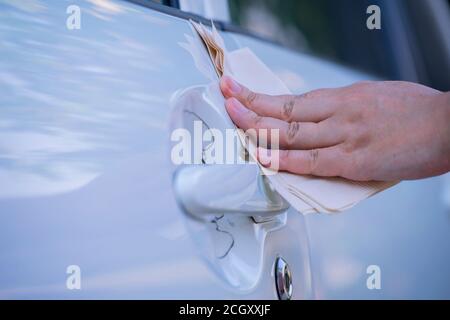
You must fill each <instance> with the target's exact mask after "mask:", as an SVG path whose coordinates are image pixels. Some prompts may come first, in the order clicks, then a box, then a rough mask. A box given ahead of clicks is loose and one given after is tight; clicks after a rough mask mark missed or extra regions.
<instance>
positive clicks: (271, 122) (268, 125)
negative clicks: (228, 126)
mask: <svg viewBox="0 0 450 320" xmlns="http://www.w3.org/2000/svg"><path fill="white" fill-rule="evenodd" d="M225 105H226V108H227V111H228V113H229V115H230V117H231V119H232V120H233V122H234V123H235V124H236V125H237V126H238V127H239V128H241V129H243V130H244V131H246V130H249V129H255V130H256V132H257V133H258V138H260V139H267V142H268V143H271V144H272V143H273V141H271V138H272V137H274V136H273V130H277V129H278V130H279V131H278V133H279V135H278V136H277V137H278V143H279V147H280V148H282V149H299V150H301V149H313V148H323V147H330V146H333V145H336V144H338V143H340V142H342V141H343V137H341V136H340V134H339V132H340V131H339V130H337V128H335V126H334V125H333V122H331V121H328V120H326V121H324V122H322V123H319V124H317V123H311V122H291V123H288V122H286V121H283V120H280V119H277V118H271V117H263V116H260V115H259V114H257V113H256V112H253V111H252V110H250V109H248V108H246V107H245V106H244V105H242V103H240V102H239V101H238V100H237V99H235V98H231V99H228V100H227V101H226V104H225ZM261 130H266V132H265V133H264V134H263V133H262V132H261Z"/></svg>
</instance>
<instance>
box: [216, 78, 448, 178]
mask: <svg viewBox="0 0 450 320" xmlns="http://www.w3.org/2000/svg"><path fill="white" fill-rule="evenodd" d="M220 86H221V90H222V93H223V95H224V96H225V98H226V99H227V100H226V108H227V111H228V113H229V115H230V117H231V118H232V120H233V121H234V123H235V124H236V125H237V126H238V127H239V128H241V129H243V130H248V129H251V128H253V129H256V130H257V131H258V130H260V129H268V130H271V129H279V130H280V141H279V143H280V152H279V157H280V158H279V164H278V166H279V169H280V170H282V171H288V172H292V173H296V174H311V175H316V176H325V177H334V176H340V177H344V178H347V179H351V180H358V181H370V180H377V181H396V180H410V179H420V178H425V177H430V176H434V175H439V174H443V173H445V172H448V171H449V170H450V93H442V92H440V91H436V90H434V89H430V88H428V87H425V86H422V85H418V84H413V83H408V82H361V83H356V84H354V85H351V86H348V87H343V88H336V89H320V90H315V91H312V92H308V93H306V94H302V95H298V96H295V95H287V96H269V95H264V94H260V93H255V92H252V91H250V90H249V89H247V88H246V87H244V86H242V85H240V84H238V83H236V82H235V81H234V80H233V79H231V78H229V77H223V78H222V79H221V83H220ZM258 157H259V159H260V162H261V163H262V164H263V165H269V164H270V163H268V160H267V153H266V151H265V150H262V149H258Z"/></svg>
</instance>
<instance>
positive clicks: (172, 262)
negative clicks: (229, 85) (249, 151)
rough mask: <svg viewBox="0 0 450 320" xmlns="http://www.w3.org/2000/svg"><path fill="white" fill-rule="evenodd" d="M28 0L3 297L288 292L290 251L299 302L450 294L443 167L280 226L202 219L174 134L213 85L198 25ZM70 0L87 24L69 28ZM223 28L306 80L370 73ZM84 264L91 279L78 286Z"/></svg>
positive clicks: (3, 225) (12, 119) (0, 201)
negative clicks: (198, 55) (281, 267)
mask: <svg viewBox="0 0 450 320" xmlns="http://www.w3.org/2000/svg"><path fill="white" fill-rule="evenodd" d="M27 4H28V5H27V6H23V5H21V4H20V2H8V3H4V2H0V9H1V10H0V42H1V48H2V51H1V53H0V82H1V83H2V85H1V86H0V298H58V299H71V298H138V299H147V298H189V299H196V298H208V299H212V298H235V299H241V298H242V299H246V298H265V299H276V297H277V296H276V291H275V279H274V274H273V271H274V262H275V259H276V258H277V257H278V256H282V257H283V258H284V259H285V260H286V261H287V262H288V263H289V265H290V267H291V271H292V275H293V288H294V292H293V298H296V299H303V298H306V299H308V298H329V297H332V298H349V297H350V298H353V297H360V298H378V297H382V298H390V297H395V298H404V297H406V298H408V297H447V298H448V297H449V296H450V293H449V290H450V289H449V285H448V283H450V282H449V275H448V273H447V270H448V269H449V267H450V259H449V253H448V252H450V251H449V250H448V249H449V246H450V241H448V240H449V237H450V232H449V231H450V230H449V229H450V219H449V217H448V212H447V211H445V210H446V209H444V205H443V203H442V202H439V201H440V200H439V199H440V198H439V196H438V194H440V193H439V190H440V189H439V188H440V184H439V183H440V179H439V178H436V179H430V180H425V181H422V182H410V183H402V184H400V185H399V186H397V187H395V188H394V189H392V190H390V191H388V192H386V193H383V194H381V195H379V196H377V197H374V198H373V199H370V200H368V201H366V202H365V203H363V204H361V205H360V206H358V207H356V208H354V209H352V210H350V211H349V212H347V213H344V214H341V215H336V216H322V215H317V216H307V217H303V216H302V215H300V214H298V213H297V212H294V211H292V210H289V211H288V212H287V213H286V214H284V215H282V217H280V219H278V220H277V221H275V225H272V227H274V228H273V230H272V229H271V230H269V229H270V228H269V227H270V224H269V225H266V226H269V227H267V228H266V227H261V226H260V225H256V224H255V223H254V222H253V221H251V220H250V219H249V218H242V217H238V216H236V217H235V218H229V219H224V218H222V219H221V221H220V222H219V223H218V221H217V220H214V221H213V222H209V223H207V222H203V221H198V220H196V219H193V218H192V217H191V216H189V215H187V214H186V213H185V212H183V210H182V209H181V208H180V206H178V205H177V199H176V196H175V194H174V190H173V179H174V174H175V172H176V170H177V169H178V168H176V167H175V166H174V165H172V163H171V161H170V147H171V144H170V140H169V139H170V130H171V123H172V120H173V118H174V117H176V115H174V112H175V113H176V110H175V109H173V108H171V107H170V106H171V104H170V101H171V97H173V96H174V95H175V93H176V92H179V90H183V89H186V88H190V87H194V86H197V85H205V84H208V82H209V80H208V79H206V77H205V76H204V75H203V74H202V73H201V72H199V71H198V70H197V69H196V67H195V65H194V63H193V61H192V58H191V56H190V55H189V53H188V52H187V51H186V50H184V49H183V48H181V46H179V42H183V41H184V34H185V33H190V32H191V30H190V28H189V26H188V23H187V21H185V20H181V19H178V18H175V17H171V16H168V15H165V14H161V13H158V12H154V11H152V10H150V9H148V8H144V7H140V6H137V5H134V4H131V3H128V2H124V1H107V2H95V1H81V0H72V1H57V2H51V3H47V2H43V1H38V0H33V1H29V2H27ZM69 4H76V5H79V6H80V7H81V10H82V11H81V12H82V18H81V19H82V24H81V30H73V31H70V30H68V29H66V24H65V19H66V17H67V14H66V7H67V6H68V5H69ZM102 4H103V5H102ZM105 4H107V5H105ZM223 36H224V39H225V41H226V45H227V47H228V48H230V49H233V48H238V47H240V46H249V47H250V48H251V49H252V50H254V51H255V52H256V53H257V55H258V56H259V57H260V58H261V59H262V60H263V61H264V62H265V63H266V64H268V65H269V66H270V67H271V68H273V70H275V71H276V72H277V73H278V74H279V75H280V77H281V78H282V79H284V80H285V81H286V83H287V84H288V86H289V87H290V89H292V90H293V91H294V92H301V91H306V90H309V89H314V88H317V87H324V86H338V85H344V84H347V83H351V82H353V81H357V80H359V79H364V78H366V76H365V75H363V74H360V73H357V72H354V71H351V70H348V69H345V68H343V67H339V66H337V65H334V64H331V63H328V62H324V61H322V60H319V59H316V58H313V57H309V56H306V55H300V54H295V53H293V52H289V51H286V50H283V49H281V48H278V47H276V46H273V45H271V44H268V43H263V42H260V41H258V40H254V39H251V38H248V37H244V36H239V35H231V34H224V35H223ZM229 191H233V190H228V189H226V188H224V190H223V192H224V195H226V194H227V193H228V192H229ZM271 223H273V222H271ZM217 228H221V230H226V231H227V232H228V233H229V234H232V235H233V240H234V245H233V248H232V249H231V250H230V251H229V253H228V254H227V257H226V258H225V259H224V258H221V259H219V258H220V257H221V256H223V253H224V250H228V248H229V247H227V246H228V245H229V243H230V242H229V241H230V239H231V238H230V236H229V235H225V234H224V233H223V232H217ZM269 231H270V232H269ZM263 235H264V236H263ZM310 256H311V259H310ZM74 264H75V265H79V266H80V268H81V272H82V277H81V279H82V289H81V290H79V291H78V290H68V289H67V288H66V286H65V281H66V277H67V274H66V268H67V266H69V265H74ZM367 264H379V265H380V266H381V268H382V272H383V280H382V285H383V290H381V291H379V292H374V291H369V290H367V289H366V287H365V283H366V281H365V274H364V270H365V266H366V265H367Z"/></svg>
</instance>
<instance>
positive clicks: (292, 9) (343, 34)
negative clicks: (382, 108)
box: [229, 0, 450, 84]
mask: <svg viewBox="0 0 450 320" xmlns="http://www.w3.org/2000/svg"><path fill="white" fill-rule="evenodd" d="M447 2H450V1H445V2H444V3H447ZM229 4H230V13H231V19H232V22H233V23H234V24H237V25H238V26H240V27H243V28H244V29H247V30H249V31H251V32H252V33H255V34H257V35H259V36H262V37H265V38H268V39H272V40H275V41H276V42H278V43H281V44H282V45H284V46H287V47H290V48H294V49H296V50H299V51H302V52H309V53H312V54H314V55H316V56H317V55H319V56H324V57H327V58H329V59H332V60H336V61H338V62H339V63H342V64H346V65H350V66H352V67H354V68H357V69H361V70H364V71H366V72H370V73H373V74H376V75H379V76H381V77H383V78H387V79H392V80H410V81H419V80H424V81H422V82H426V81H425V80H427V79H426V78H420V77H418V76H417V74H416V72H419V71H420V70H419V71H417V70H416V68H418V66H417V65H416V66H414V62H413V61H415V60H417V59H420V55H419V54H417V53H416V52H413V51H414V49H416V48H417V47H420V43H417V41H418V40H417V39H416V32H415V31H414V30H415V29H414V27H416V26H417V24H421V25H425V22H424V21H423V18H420V21H419V20H418V19H417V17H416V20H411V19H413V17H412V16H411V13H410V10H411V9H412V6H411V5H412V3H410V2H408V1H402V0H395V1H394V0H360V1H353V0H340V1H336V0H315V1H311V0H283V1H277V0H229ZM374 4H375V5H377V6H378V7H379V8H380V17H381V18H380V21H381V30H378V29H373V30H370V29H369V28H368V27H367V20H368V18H369V16H371V14H367V10H368V7H369V6H371V5H374ZM415 47H416V48H415ZM428 84H431V83H428Z"/></svg>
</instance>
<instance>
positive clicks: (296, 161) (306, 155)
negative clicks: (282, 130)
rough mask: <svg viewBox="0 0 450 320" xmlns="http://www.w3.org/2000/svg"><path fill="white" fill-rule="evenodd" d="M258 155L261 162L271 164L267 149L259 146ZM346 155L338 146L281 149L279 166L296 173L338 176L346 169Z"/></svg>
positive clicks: (267, 165)
mask: <svg viewBox="0 0 450 320" xmlns="http://www.w3.org/2000/svg"><path fill="white" fill-rule="evenodd" d="M257 155H258V159H261V161H260V162H261V164H263V165H264V166H266V167H269V166H270V164H271V160H270V157H269V156H268V151H267V150H266V149H262V148H258V154H257ZM344 157H345V156H344V153H342V151H341V149H340V148H339V147H338V146H334V147H331V148H323V149H313V150H280V151H279V159H278V168H279V170H280V171H287V172H291V173H294V174H301V175H315V176H320V177H337V176H341V175H342V172H343V170H344V168H343V166H344V163H345V158H344ZM272 161H273V159H272Z"/></svg>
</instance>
